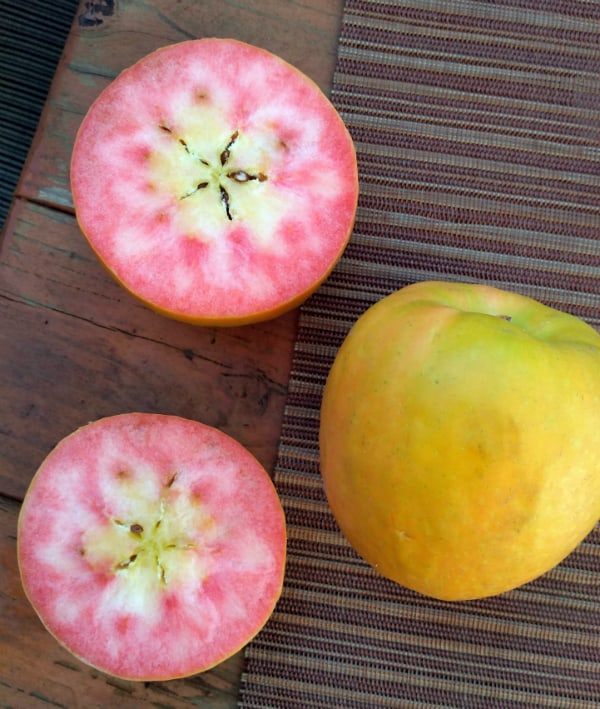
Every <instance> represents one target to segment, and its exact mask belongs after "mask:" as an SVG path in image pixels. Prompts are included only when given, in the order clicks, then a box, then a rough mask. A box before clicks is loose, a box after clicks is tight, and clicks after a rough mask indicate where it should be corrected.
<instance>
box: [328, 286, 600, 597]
mask: <svg viewBox="0 0 600 709" xmlns="http://www.w3.org/2000/svg"><path fill="white" fill-rule="evenodd" d="M320 454H321V472H322V476H323V479H324V485H325V490H326V494H327V497H328V500H329V503H330V506H331V509H332V512H333V514H334V516H335V518H336V519H337V522H338V524H339V526H340V528H341V530H342V532H343V533H344V535H345V536H346V538H347V539H348V541H349V542H350V544H351V545H352V546H353V547H354V548H355V549H356V551H357V552H358V553H359V554H360V555H361V556H362V557H363V558H364V559H365V560H366V561H367V562H369V563H370V564H371V565H372V566H373V567H374V568H375V569H377V570H378V571H379V572H380V573H381V574H382V575H384V576H386V577H388V578H391V579H393V580H394V581H397V582H398V583H400V584H402V585H403V586H406V587H408V588H410V589H413V590H415V591H418V592H420V593H422V594H425V595H427V596H431V597H434V598H438V599H443V600H467V599H475V598H483V597H486V596H491V595H496V594H499V593H503V592H505V591H507V590H509V589H512V588H515V587H517V586H520V585H522V584H524V583H526V582H528V581H530V580H532V579H534V578H536V577H538V576H540V575H541V574H543V573H545V572H546V571H548V570H549V569H551V568H552V567H554V566H555V565H556V564H558V563H559V562H560V561H561V560H562V559H563V558H564V557H565V556H567V555H568V554H569V553H570V552H571V551H572V550H573V549H574V548H575V547H576V546H577V545H578V544H579V543H580V542H581V541H582V540H583V539H584V538H585V536H586V535H587V534H588V533H589V532H590V531H591V530H592V529H593V527H594V525H595V524H596V522H597V521H598V519H599V518H600V334H599V333H598V332H596V330H594V329H593V328H592V327H591V326H590V325H588V324H587V323H585V322H584V321H582V320H581V319H578V318H576V317H574V316H572V315H569V314H566V313H563V312H560V311H557V310H555V309H552V308H549V307H547V306H545V305H543V304H541V303H539V302H537V301H535V300H532V299H530V298H527V297H524V296H521V295H518V294H515V293H509V292H506V291H503V290H499V289H496V288H492V287H489V286H484V285H476V284H464V283H446V282H434V281H432V282H421V283H416V284H412V285H410V286H407V287H406V288H403V289H401V290H399V291H397V292H396V293H394V294H392V295H390V296H387V297H386V298H384V299H382V300H381V301H379V302H378V303H376V304H375V305H374V306H372V307H371V308H370V309H369V310H368V311H367V312H366V313H364V314H363V315H362V316H361V317H360V318H359V319H358V321H357V322H356V323H355V325H354V327H353V328H352V330H351V332H350V333H349V335H348V337H347V338H346V340H345V342H344V343H343V345H342V347H341V348H340V351H339V352H338V355H337V357H336V359H335V362H334V364H333V367H332V369H331V371H330V374H329V377H328V380H327V383H326V386H325V390H324V396H323V402H322V409H321V422H320Z"/></svg>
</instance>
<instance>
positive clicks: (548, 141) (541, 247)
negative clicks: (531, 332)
mask: <svg viewBox="0 0 600 709" xmlns="http://www.w3.org/2000/svg"><path fill="white" fill-rule="evenodd" d="M332 100H333V102H334V103H335V105H336V106H337V107H338V109H339V110H340V112H341V114H342V116H343V118H344V120H345V121H346V123H347V125H348V127H349V129H350V131H351V132H352V134H353V137H354V139H355V142H356V146H357V151H358V159H359V171H360V180H361V196H360V202H359V209H358V215H357V221H356V226H355V230H354V233H353V235H352V239H351V242H350V244H349V246H348V248H347V251H346V253H345V255H344V257H343V259H342V261H341V262H340V264H339V266H338V268H337V269H336V270H335V272H334V273H333V274H332V276H331V277H330V279H329V280H328V281H327V283H326V284H325V285H323V286H322V288H321V289H320V290H319V291H318V293H317V294H316V295H315V296H313V298H311V300H310V301H309V302H308V303H306V305H305V306H304V307H303V309H302V312H301V320H300V331H299V335H298V340H297V343H296V348H295V354H294V365H293V371H292V379H291V383H290V392H289V399H288V405H287V408H286V411H285V418H284V428H283V433H282V438H281V444H280V454H279V459H278V463H277V469H276V484H277V487H278V490H279V492H280V494H281V497H282V500H283V503H284V506H285V509H286V514H287V520H288V525H289V561H288V568H287V577H286V583H285V587H284V591H283V595H282V598H281V601H280V603H279V605H278V608H277V610H276V612H275V614H274V615H273V617H272V619H271V621H270V622H269V624H268V625H267V627H266V628H265V629H264V630H263V632H262V633H261V634H260V635H259V636H258V637H257V638H256V639H255V641H254V642H253V643H251V645H250V646H249V647H248V648H247V653H246V659H247V669H246V673H245V675H244V678H243V683H242V692H241V698H240V706H241V707H244V708H246V709H250V708H253V709H269V708H276V709H286V708H290V709H291V708H296V709H297V708H302V709H305V708H306V709H309V708H313V709H317V708H320V707H323V708H325V707H326V708H327V709H332V708H334V709H335V708H340V709H345V708H353V707H354V708H357V709H358V708H360V709H375V708H377V707H398V708H401V707H468V708H481V709H494V708H498V709H516V708H517V707H523V708H529V707H564V708H565V709H576V708H577V707H589V708H590V709H591V708H594V709H597V707H600V529H597V530H596V531H595V532H593V533H592V534H591V535H590V536H589V537H588V539H586V540H585V542H584V543H583V544H581V545H580V547H579V548H578V549H577V550H576V551H575V552H574V553H572V554H571V555H570V556H569V557H568V558H567V559H566V560H565V561H564V562H563V563H562V564H560V566H558V567H557V568H556V569H554V570H553V571H551V572H549V573H548V574H546V575H545V576H543V577H542V578H540V579H538V580H536V581H534V582H532V583H530V584H528V585H526V586H524V587H522V588H520V589H517V590H515V591H512V592H510V593H507V594H504V595H502V596H498V597H495V598H490V599H485V600H481V601H472V602H464V603H455V604H451V603H443V602H437V601H433V600H430V599H427V598H423V597H421V596H419V595H417V594H414V593H411V592H409V591H406V590H404V589H402V588H400V587H399V586H397V585H395V584H393V583H391V582H388V581H386V580H385V579H382V578H379V577H378V576H377V575H376V574H375V573H374V572H373V571H372V570H371V569H370V568H369V567H367V566H366V565H365V564H364V563H363V562H362V561H361V560H360V559H359V558H358V557H357V556H356V554H355V553H354V552H353V551H352V550H351V549H350V548H349V546H348V544H347V543H346V542H345V540H344V538H343V537H342V536H341V534H340V533H339V531H338V529H337V526H336V524H335V522H334V520H333V518H332V517H331V514H330V512H329V509H328V506H327V503H326V500H325V497H324V494H323V489H322V484H321V478H320V473H319V460H318V445H317V436H318V426H319V407H320V400H321V394H322V388H323V384H324V382H325V378H326V376H327V372H328V369H329V367H330V365H331V362H332V361H333V358H334V356H335V353H336V351H337V348H338V347H339V345H340V343H341V342H342V340H343V338H344V336H345V334H346V333H347V331H348V329H349V327H350V326H351V324H352V323H353V322H354V320H355V319H356V318H357V317H358V316H359V315H360V314H361V313H362V312H363V311H364V310H365V309H366V308H367V307H368V306H369V305H371V304H372V303H373V302H375V301H376V300H378V299H379V298H381V297H383V296H385V295H386V294H388V293H390V292H391V291H393V290H395V289H397V288H399V287H401V286H403V285H405V284H407V283H410V282H413V281H419V280H425V279H430V278H441V279H446V280H465V281H476V282H485V283H491V284H494V285H496V286H499V287H502V288H506V289H511V290H515V291H519V292H521V293H525V294H527V295H531V296H533V297H535V298H538V299H540V300H542V301H544V302H546V303H548V304H549V305H552V306H555V307H559V308H561V309H563V310H567V311H569V312H572V313H574V314H576V315H579V316H581V317H583V318H584V319H586V320H587V321H588V322H590V323H591V324H592V325H594V326H595V327H597V328H599V329H600V3H598V2H589V1H585V0H572V1H569V2H567V1H563V0H544V1H543V2H542V0H499V1H498V2H492V1H488V2H485V1H476V0H456V1H455V2H454V1H451V0H402V2H400V1H398V2H394V1H393V0H388V1H387V2H385V1H383V0H349V1H348V3H347V5H346V10H345V14H344V20H343V25H342V28H341V39H340V45H339V56H338V65H337V72H336V75H335V82H334V88H333V93H332Z"/></svg>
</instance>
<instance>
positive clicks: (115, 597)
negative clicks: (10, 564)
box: [18, 413, 286, 680]
mask: <svg viewBox="0 0 600 709" xmlns="http://www.w3.org/2000/svg"><path fill="white" fill-rule="evenodd" d="M285 556H286V531H285V520H284V514H283V510H282V507H281V504H280V502H279V498H278V496H277V493H276V491H275V488H274V486H273V484H272V482H271V479H270V478H269V476H268V474H267V473H266V471H265V470H264V469H263V468H262V467H261V465H260V464H259V463H258V461H257V460H256V459H255V458H254V457H253V456H252V455H251V454H250V453H249V452H248V451H247V450H246V449H245V448H244V447H243V446H241V445H240V444H239V443H238V442H236V441H235V440H233V439H232V438H230V437H229V436H227V435H226V434H224V433H222V432H221V431H218V430H216V429H214V428H212V427H209V426H206V425H203V424H201V423H198V422H196V421H190V420H187V419H183V418H179V417H176V416H166V415H159V414H143V413H130V414H121V415H118V416H111V417H107V418H103V419H100V420H98V421H95V422H93V423H90V424H88V425H86V426H84V427H82V428H80V429H78V430H77V431H75V432H74V433H72V434H71V435H69V436H67V437H66V438H65V439H63V440H62V441H61V442H60V443H59V444H58V445H57V446H56V448H54V450H53V451H52V452H51V453H50V454H49V455H48V457H47V458H46V459H45V461H44V462H43V463H42V465H41V467H40V468H39V470H38V471H37V473H36V475H35V476H34V478H33V480H32V482H31V485H30V487H29V489H28V491H27V494H26V496H25V499H24V502H23V505H22V508H21V512H20V515H19V522H18V560H19V568H20V572H21V579H22V583H23V587H24V590H25V593H26V595H27V597H28V599H29V601H30V602H31V604H32V606H33V607H34V609H35V610H36V612H37V614H38V615H39V617H40V619H41V621H42V622H43V624H44V625H45V626H46V628H47V629H48V630H49V631H50V633H51V634H52V635H53V636H54V637H55V638H56V639H57V640H58V641H59V642H60V643H61V644H62V645H63V646H64V647H66V648H67V649H68V650H69V651H70V652H71V653H73V654H74V655H75V656H77V657H78V658H80V659H81V660H82V661H84V662H86V663H87V664H89V665H91V666H94V667H96V668H97V669H99V670H101V671H103V672H106V673H108V674H111V675H115V676H117V677H122V678H126V679H130V680H161V679H171V678H174V677H183V676H187V675H190V674H194V673H197V672H202V671H204V670H206V669H209V668H210V667H212V666H214V665H216V664H218V663H219V662H221V661H223V660H225V659H227V658H228V657H230V656H231V655H233V654H234V653H235V652H237V651H238V650H239V649H241V648H242V647H243V646H244V645H246V644H247V643H248V642H249V641H250V640H251V639H252V638H253V637H254V636H255V635H256V634H257V633H258V631H259V630H260V629H261V628H262V626H263V625H264V624H265V623H266V621H267V620H268V618H269V617H270V615H271V613H272V611H273V609H274V607H275V604H276V602H277V600H278V598H279V595H280V593H281V588H282V583H283V574H284V567H285Z"/></svg>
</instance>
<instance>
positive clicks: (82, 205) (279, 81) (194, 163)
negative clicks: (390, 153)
mask: <svg viewBox="0 0 600 709" xmlns="http://www.w3.org/2000/svg"><path fill="white" fill-rule="evenodd" d="M71 187H72V193H73V200H74V205H75V210H76V215H77V219H78V222H79V225H80V227H81V229H82V231H83V233H84V234H85V236H86V237H87V239H88V241H89V243H90V245H91V247H92V248H93V250H94V251H95V252H96V254H97V256H98V257H99V258H100V260H101V261H102V262H103V263H104V264H105V266H106V267H107V268H108V270H109V271H110V272H111V273H112V275H113V276H114V277H115V278H116V279H117V280H118V281H119V282H120V283H121V284H122V285H123V286H124V287H125V288H126V289H128V290H129V291H130V292H131V293H132V294H134V295H135V296H137V297H138V298H140V299H141V300H142V301H143V302H145V303H146V304H147V305H148V306H150V307H152V308H153V309H155V310H157V311H159V312H161V313H163V314H165V315H168V316H171V317H174V318H177V319H180V320H185V321H189V322H193V323H198V324H207V325H239V324H245V323H248V322H255V321H259V320H265V319H268V318H272V317H275V316H277V315H279V314H281V313H283V312H286V311H287V310H290V309H292V308H293V307H295V306H297V305H299V304H300V303H301V302H302V301H303V300H305V299H306V298H307V297H308V296H309V295H310V294H311V293H312V292H314V290H316V288H317V287H318V286H319V285H320V284H321V283H322V282H323V280H324V279H325V278H326V277H327V276H328V275H329V273H330V272H331V270H332V269H333V267H334V265H335V263H336V262H337V260H338V259H339V257H340V256H341V254H342V252H343V250H344V248H345V246H346V244H347V242H348V239H349V237H350V234H351V231H352V227H353V224H354V218H355V212H356V205H357V198H358V176H357V163H356V153H355V149H354V144H353V142H352V139H351V136H350V134H349V132H348V130H347V129H346V126H345V125H344V122H343V121H342V119H341V117H340V115H339V114H338V112H337V111H336V109H335V108H334V106H333V105H332V104H331V102H330V101H329V100H328V98H327V97H326V96H325V95H324V93H323V92H322V91H321V90H320V89H319V87H318V86H317V85H316V84H315V83H314V82H313V81H312V80H311V79H309V78H308V77H307V76H305V75H304V74H303V73H301V72H300V71H299V70H298V69H296V68H295V67H293V66H291V65H290V64H288V63H287V62H285V61H284V60H283V59H281V58H279V57H277V56H275V55H273V54H271V53H269V52H267V51H265V50H263V49H260V48H258V47H254V46H251V45H248V44H245V43H243V42H240V41H237V40H231V39H212V38H211V39H198V40H190V41H186V42H181V43H179V44H174V45H170V46H167V47H163V48H161V49H159V50H156V51H155V52H153V53H152V54H150V55H148V56H146V57H144V58H143V59H141V60H140V61H138V62H137V63H136V64H134V65H133V66H132V67H130V68H128V69H127V70H125V71H124V72H123V73H121V74H120V75H119V76H118V77H117V78H116V79H115V80H114V81H113V82H112V83H111V84H110V85H109V86H108V87H107V88H106V89H105V90H104V91H103V92H102V93H101V95H100V96H99V97H98V99H97V100H96V101H95V102H94V104H93V105H92V106H91V108H90V110H89V111H88V113H87V115H86V116H85V118H84V120H83V122H82V124H81V126H80V129H79V131H78V134H77V137H76V141H75V145H74V149H73V155H72V162H71Z"/></svg>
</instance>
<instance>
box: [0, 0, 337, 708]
mask: <svg viewBox="0 0 600 709" xmlns="http://www.w3.org/2000/svg"><path fill="white" fill-rule="evenodd" d="M86 5H92V3H86V2H84V0H82V2H81V6H80V9H79V11H78V13H77V16H76V18H75V22H74V25H73V28H72V30H71V33H70V36H69V39H68V42H67V45H66V47H65V52H64V56H63V58H62V60H61V62H60V65H59V67H58V70H57V73H56V76H55V80H54V82H53V85H52V88H51V91H50V94H49V96H48V100H47V104H46V107H45V110H44V114H43V116H42V120H41V122H40V125H39V129H38V133H37V135H36V139H35V142H34V145H33V147H32V150H31V153H30V155H29V158H28V161H27V164H26V166H25V169H24V172H23V175H22V178H21V182H20V184H19V186H18V188H17V192H16V196H15V200H14V203H13V206H12V209H11V213H10V215H9V218H8V220H7V223H6V226H5V230H4V234H3V239H2V252H1V260H0V267H1V270H0V307H1V308H2V315H1V317H2V328H1V330H0V347H1V349H0V367H1V368H2V397H1V399H0V436H1V437H2V443H1V446H0V455H1V456H2V462H1V465H0V532H1V534H0V560H1V564H2V573H1V576H0V614H1V621H0V707H11V708H12V707H14V708H19V709H20V708H21V707H23V708H27V709H28V708H29V707H33V708H37V707H48V706H59V707H68V708H69V709H71V708H73V707H85V708H88V707H115V706H118V707H120V708H122V709H128V708H130V707H139V708H141V707H145V706H149V707H150V706H152V707H184V706H194V707H206V708H208V707H211V708H216V707H219V708H223V707H234V706H236V701H237V695H238V689H239V683H240V676H241V672H242V670H243V653H242V652H240V653H238V654H237V655H236V656H234V657H233V658H231V659H230V660H229V661H227V662H225V663H223V664H222V665H220V666H218V667H216V668H215V669H213V670H211V671H209V672H206V673H204V674H201V675H196V676H194V677H191V678H188V679H185V680H176V681H171V682H159V683H136V682H126V681H122V680H117V679H114V678H110V677H107V676H105V675H103V674H102V673H100V672H98V671H96V670H93V669H91V668H89V667H87V666H86V665H84V664H83V663H81V662H79V661H78V660H76V659H75V658H74V657H72V656H71V655H70V654H69V653H68V652H67V651H65V650H63V649H62V648H61V647H60V646H59V645H58V643H57V642H56V641H55V640H54V639H53V638H52V637H51V636H50V635H49V633H47V632H46V630H45V629H44V628H43V627H42V625H41V623H40V621H39V620H38V618H37V616H36V615H35V613H34V611H33V610H32V608H31V607H30V605H29V603H28V602H27V600H26V598H25V596H24V594H23V591H22V588H21V584H20V580H19V573H18V568H17V560H16V529H17V516H18V513H19V505H20V501H21V500H22V498H23V495H24V493H25V491H26V489H27V486H28V484H29V481H30V480H31V477H32V476H33V474H34V473H35V471H36V469H37V467H38V466H39V464H40V463H41V462H42V460H43V458H44V457H45V455H46V454H47V453H48V452H49V451H50V450H51V448H52V447H53V446H54V445H55V444H56V443H57V442H58V441H59V440H60V439H61V438H63V437H64V436H66V435H67V434H68V433H70V432H71V431H73V430H74V429H76V428H78V427H79V426H81V425H83V424H85V423H86V422H88V421H91V420H94V419H97V418H100V417H102V416H107V415H111V414H116V413H121V412H125V411H150V412H163V413H171V414H177V415H181V416H186V417H189V418H192V419H196V420H199V421H202V422H204V423H207V424H210V425H213V426H217V427H219V428H220V429H222V430H223V431H225V432H226V433H228V434H230V435H232V436H234V437H235V438H237V439H238V440H239V441H240V442H241V443H242V444H244V445H245V446H246V447H247V448H248V449H249V450H250V451H251V452H252V453H253V454H254V455H255V456H256V457H257V458H258V459H259V460H260V461H261V462H262V463H263V465H265V466H266V467H267V469H268V470H269V471H272V469H273V466H274V463H275V458H276V453H277V444H278V439H279V433H280V427H281V419H282V414H283V408H284V404H285V397H286V388H287V383H288V379H289V373H290V366H291V358H292V350H293V343H294V337H295V334H296V326H297V312H292V313H289V314H287V315H285V316H283V317H280V318H278V319H276V320H273V321H270V322H268V323H264V324H260V325H255V326H247V327H241V328H234V329H213V328H200V327H193V326H190V325H185V324H181V323H177V322H175V321H171V320H168V319H166V318H164V317H162V316H160V315H157V314H154V313H153V312H151V311H150V310H148V309H147V308H145V307H144V306H143V305H141V304H139V303H137V302H136V301H134V300H133V299H132V298H131V297H130V296H129V295H128V294H127V293H125V292H124V291H123V290H121V289H120V287H119V286H118V285H116V283H115V282H113V281H112V280H111V278H110V277H109V276H108V275H107V274H106V273H105V271H104V270H103V268H102V267H101V266H100V264H99V262H98V261H97V260H96V258H95V257H94V256H93V255H92V253H91V251H90V249H89V247H88V246H87V244H86V242H85V240H84V238H83V236H82V234H81V232H80V231H79V228H78V226H77V223H76V221H75V218H74V215H73V209H72V202H71V196H70V190H69V161H70V155H71V149H72V145H73V140H74V137H75V133H76V130H77V128H78V126H79V124H80V122H81V120H82V118H83V116H84V114H85V112H86V110H87V109H88V107H89V106H90V104H91V102H92V101H93V100H94V99H95V97H96V96H98V94H99V93H100V91H101V90H102V89H103V88H104V87H106V86H107V85H108V84H109V82H110V81H111V80H112V79H113V78H114V77H116V76H117V74H118V73H119V72H120V71H121V70H122V69H124V68H126V67H127V66H129V65H131V64H132V63H133V62H135V61H136V60H137V59H139V58H141V57H142V56H144V55H146V54H148V53H149V52H151V51H153V50H154V49H156V48H158V47H160V46H163V45H167V44H171V43H174V42H178V41H182V40H185V39H190V38H196V37H207V36H217V37H234V38H237V39H240V40H243V41H246V42H250V43H252V44H256V45H259V46H262V47H264V48H266V49H268V50H270V51H272V52H275V53H277V54H279V55H280V56H282V57H283V58H284V59H286V60H287V61H289V62H291V63H292V64H294V65H296V66H297V67H298V68H300V69H301V70H302V71H304V72H305V73H306V74H308V75H309V76H311V77H312V78H313V79H314V80H315V81H316V82H317V83H318V84H319V85H320V86H321V88H322V89H323V90H324V91H325V92H326V93H327V92H328V91H329V89H330V88H331V81H332V76H333V71H334V67H335V59H336V48H337V39H338V34H339V27H340V22H341V15H342V7H343V2H342V0H304V1H303V2H302V3H298V2H296V1H295V0H236V2H228V1H225V0H223V1H219V2H213V1H212V0H117V2H116V3H115V6H116V10H115V12H114V13H113V14H112V15H105V16H102V15H100V14H94V13H93V11H92V10H89V9H86ZM96 5H107V4H106V3H96Z"/></svg>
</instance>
